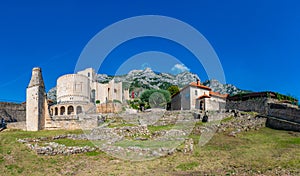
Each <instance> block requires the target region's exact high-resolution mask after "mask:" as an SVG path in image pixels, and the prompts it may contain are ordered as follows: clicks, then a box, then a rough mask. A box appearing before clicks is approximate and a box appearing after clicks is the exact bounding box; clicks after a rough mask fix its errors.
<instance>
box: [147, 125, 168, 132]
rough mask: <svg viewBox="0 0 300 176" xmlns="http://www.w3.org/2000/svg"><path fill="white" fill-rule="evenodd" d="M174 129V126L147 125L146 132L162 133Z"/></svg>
mask: <svg viewBox="0 0 300 176" xmlns="http://www.w3.org/2000/svg"><path fill="white" fill-rule="evenodd" d="M173 127H174V125H163V126H153V125H149V126H148V130H149V131H150V133H153V132H155V131H162V130H170V129H172V128H173Z"/></svg>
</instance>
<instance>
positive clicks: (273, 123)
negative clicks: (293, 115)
mask: <svg viewBox="0 0 300 176" xmlns="http://www.w3.org/2000/svg"><path fill="white" fill-rule="evenodd" d="M266 126H267V127H269V128H273V129H278V130H288V131H299V132H300V123H295V122H291V121H287V120H282V119H278V118H273V117H268V118H267V122H266Z"/></svg>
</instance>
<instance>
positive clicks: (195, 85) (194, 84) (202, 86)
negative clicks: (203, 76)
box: [189, 82, 211, 90]
mask: <svg viewBox="0 0 300 176" xmlns="http://www.w3.org/2000/svg"><path fill="white" fill-rule="evenodd" d="M189 85H190V86H194V87H198V88H201V89H206V90H211V88H209V87H207V86H204V85H202V84H197V83H196V82H191V83H190V84H189Z"/></svg>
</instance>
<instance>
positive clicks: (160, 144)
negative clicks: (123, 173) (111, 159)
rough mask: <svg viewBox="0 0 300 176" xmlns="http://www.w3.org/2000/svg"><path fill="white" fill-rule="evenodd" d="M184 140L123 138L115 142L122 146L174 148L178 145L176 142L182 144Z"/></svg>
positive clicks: (116, 144)
mask: <svg viewBox="0 0 300 176" xmlns="http://www.w3.org/2000/svg"><path fill="white" fill-rule="evenodd" d="M181 143H182V141H174V140H170V141H150V140H149V141H134V140H127V139H125V140H122V141H119V142H116V143H115V146H120V147H124V148H127V147H132V146H135V147H140V148H150V149H153V148H159V147H165V148H173V146H176V144H178V145H179V144H181Z"/></svg>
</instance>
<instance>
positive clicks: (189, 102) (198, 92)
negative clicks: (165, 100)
mask: <svg viewBox="0 0 300 176" xmlns="http://www.w3.org/2000/svg"><path fill="white" fill-rule="evenodd" d="M226 98H227V95H224V94H219V93H217V92H213V91H212V90H211V88H209V87H207V86H204V85H202V84H201V83H200V81H197V82H192V83H190V84H189V85H187V86H185V87H184V88H182V89H181V90H180V92H178V93H177V94H175V95H173V96H172V100H171V110H192V109H199V110H204V111H216V110H222V109H225V105H226Z"/></svg>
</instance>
